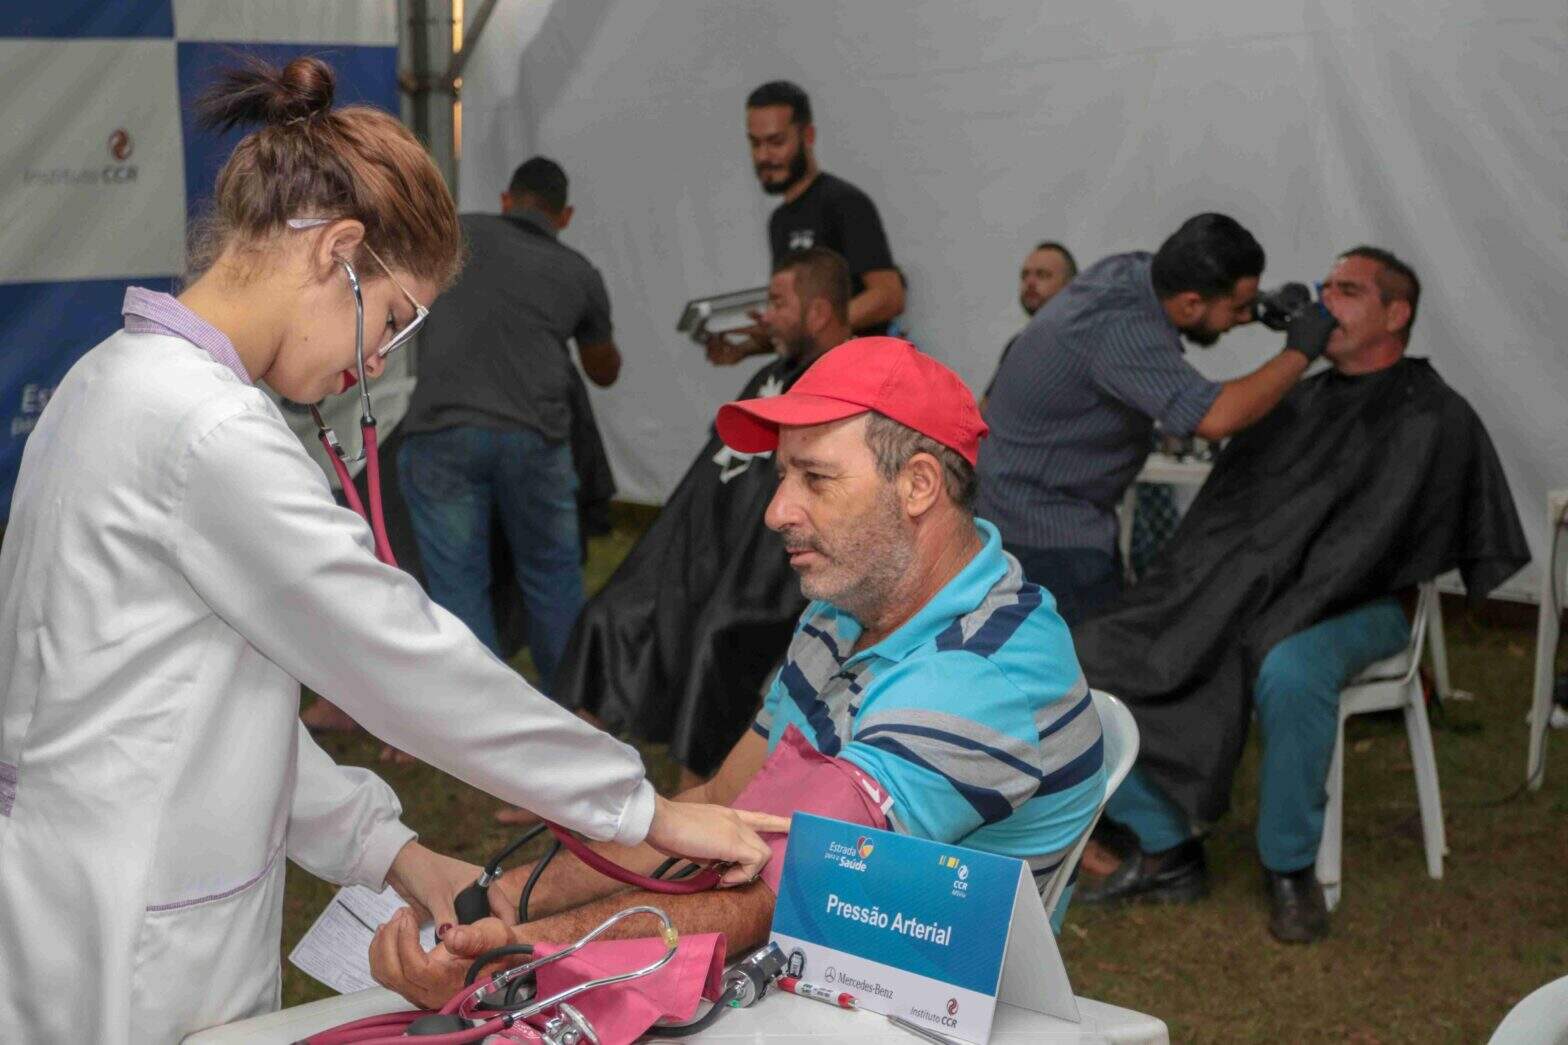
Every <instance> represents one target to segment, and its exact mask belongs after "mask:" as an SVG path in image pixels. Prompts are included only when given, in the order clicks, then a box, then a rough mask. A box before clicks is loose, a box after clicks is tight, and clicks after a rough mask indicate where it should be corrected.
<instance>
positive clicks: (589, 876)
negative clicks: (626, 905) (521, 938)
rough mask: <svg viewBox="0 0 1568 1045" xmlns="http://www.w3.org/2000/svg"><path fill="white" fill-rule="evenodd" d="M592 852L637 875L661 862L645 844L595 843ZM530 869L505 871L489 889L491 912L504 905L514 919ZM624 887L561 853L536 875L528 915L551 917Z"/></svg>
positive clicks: (620, 890)
mask: <svg viewBox="0 0 1568 1045" xmlns="http://www.w3.org/2000/svg"><path fill="white" fill-rule="evenodd" d="M593 849H594V850H595V851H596V852H599V853H602V854H603V855H604V856H605V857H606V858H607V859H610V860H613V861H615V862H616V863H618V864H620V865H621V866H622V867H625V868H629V869H630V870H633V871H636V872H637V873H638V874H649V873H651V872H652V871H653V869H654V868H656V867H658V866H659V864H661V863H663V862H664V859H665V858H664V854H663V853H661V852H659V851H658V850H657V849H654V848H653V847H652V846H649V845H635V846H625V845H615V844H613V843H610V842H596V843H594V844H593ZM534 866H535V864H534V863H528V864H524V865H523V866H522V867H518V868H515V869H513V870H511V871H508V872H507V873H506V874H505V875H504V876H503V877H502V879H501V880H500V881H499V882H497V883H496V884H495V885H492V886H491V887H490V902H491V909H492V910H494V909H495V908H496V907H498V906H504V907H506V909H507V910H509V911H510V912H511V914H512V918H513V919H515V918H516V917H517V899H518V896H519V895H520V894H521V893H522V890H523V886H524V884H525V883H527V881H528V876H529V875H530V874H532V873H533V869H534ZM626 888H627V887H626V886H625V885H623V884H621V883H620V882H617V881H616V880H615V879H613V878H610V877H608V876H606V875H602V874H600V873H599V872H598V871H595V870H594V869H593V868H591V867H589V866H588V865H587V864H585V863H583V862H582V861H581V860H579V859H577V857H575V856H573V855H572V854H571V853H567V852H561V853H558V854H556V857H555V859H554V860H551V861H550V866H549V867H546V868H545V869H544V873H543V874H542V875H540V876H539V881H538V882H536V883H534V891H533V894H532V895H531V896H530V897H529V898H528V914H529V916H530V917H532V918H538V917H540V916H542V915H551V914H555V913H556V912H557V911H564V910H567V909H569V908H572V907H576V906H578V905H580V904H584V903H587V902H589V901H590V900H597V899H599V898H600V897H604V896H612V895H614V894H616V893H619V892H623V891H625V889H626ZM496 913H497V914H499V913H500V912H499V911H497V912H496Z"/></svg>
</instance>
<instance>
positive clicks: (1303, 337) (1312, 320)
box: [1285, 301, 1339, 363]
mask: <svg viewBox="0 0 1568 1045" xmlns="http://www.w3.org/2000/svg"><path fill="white" fill-rule="evenodd" d="M1337 326H1339V320H1337V319H1335V318H1334V314H1333V313H1332V312H1330V311H1329V310H1328V309H1326V308H1324V307H1323V302H1321V301H1314V302H1313V303H1312V304H1310V305H1308V306H1307V307H1306V308H1304V309H1302V310H1301V312H1300V313H1299V314H1298V315H1297V316H1296V318H1295V319H1292V320H1291V321H1290V326H1288V327H1286V328H1285V347H1286V348H1293V349H1295V350H1296V351H1297V352H1300V353H1301V354H1302V355H1304V356H1306V357H1307V362H1308V363H1311V362H1312V361H1313V360H1315V359H1317V357H1318V356H1321V355H1322V354H1323V350H1324V349H1325V348H1327V347H1328V339H1329V337H1330V335H1332V334H1333V333H1334V328H1335V327H1337Z"/></svg>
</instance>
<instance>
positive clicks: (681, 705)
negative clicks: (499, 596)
mask: <svg viewBox="0 0 1568 1045" xmlns="http://www.w3.org/2000/svg"><path fill="white" fill-rule="evenodd" d="M802 372H803V369H801V368H799V367H797V365H796V364H795V363H793V362H792V361H789V360H782V359H781V360H776V361H774V362H772V363H770V364H768V365H767V366H765V367H763V368H762V369H761V370H759V371H757V373H756V374H755V375H754V376H753V377H752V378H751V380H750V381H748V382H746V387H745V388H744V389H742V390H741V393H740V398H742V399H751V398H756V397H759V396H768V395H777V394H778V393H780V392H782V391H784V390H785V389H787V388H788V387H789V386H790V385H791V384H793V383H794V382H795V379H796V378H797V377H799V376H800V374H801V373H802ZM777 482H778V480H777V479H776V477H775V475H774V466H773V458H772V456H771V455H759V456H755V457H753V456H749V455H746V454H739V453H736V452H734V451H732V450H730V449H729V448H728V447H726V446H725V445H724V444H723V443H722V442H721V441H720V440H719V437H718V435H717V434H716V433H713V432H711V431H710V433H709V438H708V442H707V444H706V445H704V446H703V448H702V452H701V453H699V454H698V455H697V459H696V461H694V462H693V463H692V466H691V468H690V469H689V470H688V471H687V472H686V476H685V478H683V479H682V480H681V482H680V485H679V486H678V487H676V489H675V492H674V493H673V494H671V495H670V499H669V500H668V501H667V502H665V505H664V507H663V509H661V510H660V512H659V515H658V517H657V518H656V519H654V521H653V525H652V526H651V527H649V529H648V531H647V533H645V534H644V535H643V537H642V539H641V540H639V541H638V542H637V545H636V547H634V548H633V549H632V550H631V554H629V555H628V556H627V557H626V559H625V561H624V562H622V563H621V565H620V568H619V569H617V570H616V571H615V573H614V575H613V576H611V577H610V580H609V582H608V583H607V584H606V585H605V586H604V589H603V590H602V591H600V592H599V593H598V594H597V595H595V596H594V597H593V599H591V600H590V601H589V602H588V604H587V606H585V607H584V608H583V612H582V614H581V615H580V616H579V617H578V618H577V624H576V626H575V627H574V628H573V629H572V636H571V639H570V640H569V641H568V642H567V645H566V652H565V654H564V655H563V657H562V660H561V665H560V667H559V669H558V670H557V672H556V680H555V686H554V692H553V693H552V696H554V697H555V699H556V700H558V701H560V702H561V703H562V704H563V705H565V706H566V707H568V708H574V709H576V708H582V709H586V710H588V711H591V712H593V713H594V714H596V715H598V716H599V717H600V718H601V719H603V720H604V723H605V725H606V726H607V727H608V728H610V729H611V730H615V731H621V730H630V731H631V732H632V733H633V734H634V735H635V736H637V737H639V738H641V739H643V740H649V741H654V742H668V743H669V745H670V755H671V757H672V758H674V759H675V760H676V761H677V762H679V763H680V764H681V765H683V766H686V767H687V768H689V769H692V770H695V771H696V772H698V773H703V774H708V773H711V772H712V771H713V770H714V769H716V768H717V767H718V764H719V763H720V762H721V761H722V760H723V758H724V756H725V755H726V754H728V753H729V749H730V748H731V747H733V746H734V744H735V742H736V741H737V740H739V739H740V737H741V734H743V733H744V732H745V730H746V727H747V726H748V725H749V724H750V722H751V720H752V718H753V716H754V715H755V714H756V712H757V708H758V707H759V706H760V705H761V702H762V689H763V684H764V682H765V681H766V680H767V677H768V675H769V673H770V672H771V671H772V669H773V668H775V667H777V666H778V663H779V661H780V660H781V658H782V657H783V655H784V652H785V650H786V649H787V648H788V647H789V639H790V634H791V633H792V631H793V630H794V627H795V622H796V620H797V619H798V618H799V616H800V612H801V610H803V609H805V607H806V601H805V599H804V598H803V597H802V596H801V594H800V582H799V580H798V579H797V578H796V576H795V572H794V571H793V570H792V569H790V566H789V560H788V558H787V557H786V556H785V554H784V546H783V544H782V542H781V541H780V539H779V536H778V534H776V533H773V532H772V531H770V530H769V529H768V528H767V527H766V526H764V525H763V522H762V515H763V512H764V511H766V510H767V507H768V502H769V500H771V499H772V497H773V491H774V488H775V487H776V486H777Z"/></svg>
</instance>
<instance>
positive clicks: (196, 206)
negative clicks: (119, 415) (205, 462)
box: [0, 0, 398, 519]
mask: <svg viewBox="0 0 1568 1045" xmlns="http://www.w3.org/2000/svg"><path fill="white" fill-rule="evenodd" d="M244 54H254V55H257V56H258V57H261V58H264V59H266V60H268V61H271V62H286V61H288V60H289V59H291V58H293V57H295V56H297V55H301V54H314V55H319V56H320V57H322V58H323V59H325V60H326V61H328V62H330V63H331V64H332V66H333V67H334V68H335V69H336V70H337V74H338V93H337V98H338V102H339V103H353V102H363V103H366V104H370V105H376V106H379V107H381V108H384V109H387V110H389V111H391V112H396V111H397V108H398V93H397V5H396V2H395V0H335V2H332V3H299V2H297V0H115V2H113V3H105V2H103V0H8V2H7V3H5V4H3V5H0V229H4V230H5V232H4V235H3V236H0V519H3V518H4V516H6V515H8V514H9V512H10V505H11V491H12V488H13V486H14V485H15V481H16V472H17V468H18V466H19V465H20V463H21V457H22V447H23V445H24V444H25V442H26V440H27V437H28V434H29V433H30V432H31V431H32V429H33V427H34V425H36V424H37V420H38V414H39V413H40V412H41V411H42V410H43V407H44V404H45V403H47V402H48V400H49V395H50V393H51V392H52V391H53V389H54V386H55V385H56V384H57V383H58V382H59V380H60V378H61V377H63V376H64V374H65V372H66V371H67V370H68V369H70V367H71V365H72V364H73V363H75V362H76V360H77V359H78V358H80V357H81V355H82V354H83V353H85V352H86V351H87V350H88V349H89V348H92V347H93V345H95V344H97V343H98V342H99V341H101V340H103V339H104V338H105V337H107V336H108V335H109V334H111V333H113V332H114V331H115V330H116V329H118V327H119V325H120V300H121V298H122V297H123V295H124V292H125V288H126V287H127V286H128V285H131V284H138V285H141V286H149V287H153V288H155V289H159V290H168V289H171V288H172V287H173V286H174V283H175V280H176V279H177V278H178V277H179V275H180V274H181V273H182V272H183V270H184V257H185V239H186V226H187V222H188V220H189V219H190V218H192V217H194V216H195V215H197V214H199V213H200V212H201V210H202V208H203V206H204V205H205V204H206V202H207V199H208V197H209V196H210V194H211V190H212V183H213V178H214V176H215V175H216V173H217V171H218V168H219V167H220V166H221V165H222V163H223V160H224V159H225V158H226V157H227V156H228V153H229V150H230V149H232V148H233V145H234V142H235V141H237V140H238V138H239V132H234V133H232V134H229V135H223V136H219V135H212V134H208V133H205V132H203V131H199V130H198V129H197V128H196V127H195V124H194V119H193V110H192V105H191V102H192V101H193V100H194V98H195V96H196V95H197V94H199V93H200V92H201V91H202V90H203V89H204V88H205V87H206V85H207V84H208V83H209V82H211V79H212V75H213V73H214V71H215V70H217V69H218V68H220V67H223V66H226V65H231V64H233V63H234V62H235V61H236V59H237V58H238V57H239V56H240V55H244Z"/></svg>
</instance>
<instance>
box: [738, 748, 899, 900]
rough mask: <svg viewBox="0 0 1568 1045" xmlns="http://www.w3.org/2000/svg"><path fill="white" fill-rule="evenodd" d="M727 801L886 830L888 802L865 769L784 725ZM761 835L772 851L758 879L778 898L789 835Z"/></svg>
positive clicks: (743, 806) (758, 809) (740, 806)
mask: <svg viewBox="0 0 1568 1045" xmlns="http://www.w3.org/2000/svg"><path fill="white" fill-rule="evenodd" d="M730 804H731V805H732V806H733V807H734V808H736V809H750V810H754V811H756V812H758V813H774V814H776V815H778V816H783V817H788V816H789V815H791V814H792V813H797V812H800V813H814V814H816V815H817V816H826V817H831V818H833V819H834V820H847V821H848V822H850V823H852V824H861V825H863V826H865V827H875V828H878V829H880V830H886V829H887V811H888V810H889V809H890V808H892V805H893V800H892V799H891V798H890V797H888V793H887V792H886V791H884V790H883V789H882V786H881V785H880V784H878V783H877V782H876V780H875V779H874V778H872V776H871V775H870V774H869V773H867V772H866V771H865V770H863V769H861V768H860V767H859V766H856V765H854V764H852V763H849V762H846V761H844V760H843V759H841V758H829V757H828V756H827V755H824V754H823V753H822V752H820V751H818V750H817V749H816V748H814V747H812V746H811V744H810V743H808V742H807V740H806V738H805V737H804V736H803V735H802V734H801V732H800V730H799V729H797V728H796V727H794V726H789V727H787V728H786V729H785V730H784V736H783V737H781V738H780V739H779V744H778V747H776V748H774V749H773V754H771V755H769V756H768V760H767V761H766V762H764V763H763V764H762V768H761V769H760V770H759V771H758V772H757V775H756V776H754V777H752V778H751V782H750V783H748V784H747V785H746V789H745V790H744V791H742V792H741V793H740V795H739V796H737V797H736V799H735V801H734V802H732V803H730ZM762 839H763V841H765V842H767V843H768V846H769V848H771V849H772V850H773V857H772V859H770V860H769V861H768V863H767V866H765V867H764V868H763V869H762V880H763V881H764V882H766V883H768V888H769V889H772V890H773V894H774V895H775V896H777V895H778V891H779V876H780V875H781V874H783V873H784V853H785V851H786V850H787V849H788V847H789V835H775V834H765V835H763V836H762Z"/></svg>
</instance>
